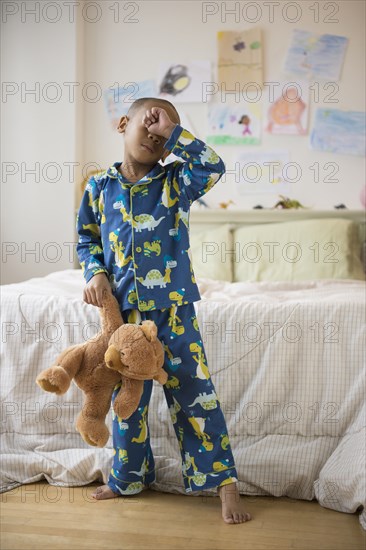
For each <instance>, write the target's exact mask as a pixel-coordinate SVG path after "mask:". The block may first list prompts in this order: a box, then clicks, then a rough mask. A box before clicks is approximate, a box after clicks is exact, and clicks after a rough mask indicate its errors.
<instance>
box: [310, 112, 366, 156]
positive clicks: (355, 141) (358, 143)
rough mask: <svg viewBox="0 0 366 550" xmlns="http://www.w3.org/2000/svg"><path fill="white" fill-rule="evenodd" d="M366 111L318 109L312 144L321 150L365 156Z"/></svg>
mask: <svg viewBox="0 0 366 550" xmlns="http://www.w3.org/2000/svg"><path fill="white" fill-rule="evenodd" d="M365 126H366V113H365V112H357V111H339V110H338V109H317V111H316V114H315V122H314V128H313V130H312V132H311V136H310V145H311V147H312V148H313V149H317V150H319V151H329V152H331V153H340V154H345V155H359V156H365Z"/></svg>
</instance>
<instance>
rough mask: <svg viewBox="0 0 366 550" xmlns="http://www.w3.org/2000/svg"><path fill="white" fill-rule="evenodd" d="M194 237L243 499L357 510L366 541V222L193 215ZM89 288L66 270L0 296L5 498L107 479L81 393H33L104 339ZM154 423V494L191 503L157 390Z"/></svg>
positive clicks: (106, 462) (284, 215) (345, 214)
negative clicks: (91, 342)
mask: <svg viewBox="0 0 366 550" xmlns="http://www.w3.org/2000/svg"><path fill="white" fill-rule="evenodd" d="M190 234H191V244H192V253H193V265H194V270H195V275H196V280H197V283H198V286H199V289H200V293H201V297H202V299H201V301H199V302H195V309H196V313H197V319H198V323H199V326H200V330H201V334H202V339H203V343H204V346H205V350H206V353H207V357H208V364H209V369H210V372H211V376H212V380H213V382H214V384H215V387H216V392H217V394H218V396H219V398H220V402H221V406H222V408H223V411H224V414H225V417H226V421H227V426H228V432H229V437H230V441H231V446H232V449H233V454H234V458H235V462H236V465H237V469H238V475H239V490H240V493H241V494H243V495H247V496H249V495H250V496H251V497H252V498H255V496H257V495H273V496H287V497H289V498H292V499H306V500H312V499H316V500H317V501H318V502H319V503H320V505H321V506H325V507H327V508H331V509H334V510H337V511H340V512H346V513H355V512H357V513H359V520H360V524H361V525H362V527H363V528H364V529H365V530H366V511H365V498H366V481H365V454H366V453H365V441H366V438H365V435H366V434H365V417H366V414H365V413H366V408H365V386H364V382H365V335H366V323H365V296H366V293H365V291H366V282H365V220H364V213H362V212H358V211H342V212H340V211H335V212H329V211H326V212H311V211H301V212H297V211H274V210H272V211H247V212H244V211H224V210H222V211H213V210H211V209H207V210H206V209H200V208H198V207H197V208H196V209H192V211H191V214H190ZM83 286H84V280H83V277H82V274H81V270H80V269H76V268H75V269H68V270H64V271H58V272H54V273H51V274H49V275H47V276H45V277H42V278H32V279H29V280H27V281H24V282H21V283H16V284H8V285H3V286H2V287H1V307H2V315H3V323H2V333H3V334H2V369H1V399H2V423H1V431H2V435H1V437H2V468H1V489H0V490H1V492H6V491H10V490H18V489H17V488H18V487H20V486H21V485H23V484H27V483H33V482H35V481H38V480H41V479H43V478H45V479H46V480H47V481H48V482H49V483H50V484H51V485H56V486H61V487H71V486H82V485H87V484H89V483H91V482H92V481H100V482H104V483H106V481H107V479H108V474H109V470H110V468H111V464H112V460H113V458H112V457H113V448H112V438H111V437H110V439H109V441H108V444H107V445H106V447H104V448H102V449H97V448H94V447H89V446H88V445H87V444H86V443H85V442H84V441H83V440H82V438H81V437H80V435H79V433H78V432H77V431H76V429H75V419H76V415H77V414H78V412H79V410H80V408H81V404H82V395H81V392H80V390H79V389H78V388H77V386H76V385H75V384H73V385H72V387H71V388H70V389H69V391H68V392H67V393H66V394H65V395H63V396H55V395H52V394H50V393H47V394H46V393H45V392H42V390H41V389H40V388H39V387H38V386H37V385H36V383H35V379H36V376H37V374H38V373H39V372H40V371H41V370H43V369H44V368H46V367H47V366H50V365H51V364H52V363H53V361H54V359H55V357H56V356H57V355H58V354H59V353H60V351H61V350H62V349H64V348H66V347H68V346H69V345H71V344H73V343H77V342H81V341H83V340H85V339H87V338H89V337H91V336H93V334H95V333H96V332H97V331H98V328H99V317H98V310H97V309H96V308H95V307H93V306H90V305H88V304H86V303H84V302H83V301H82V289H83ZM107 423H108V424H109V426H111V411H110V412H109V414H108V417H107ZM149 426H150V433H151V446H152V450H153V453H154V457H155V463H156V481H155V483H154V484H153V485H152V486H151V489H153V490H157V491H165V492H172V493H181V494H185V490H184V486H183V481H182V478H181V458H180V453H179V447H178V442H177V440H176V436H175V433H174V429H173V426H172V423H171V419H170V416H169V412H168V409H167V406H166V402H165V398H164V393H163V390H162V387H161V386H160V385H159V384H158V383H156V382H154V385H153V392H152V397H151V406H150V410H149ZM215 494H216V491H215V490H214V489H212V490H206V491H199V492H195V493H193V496H201V495H206V496H214V495H215Z"/></svg>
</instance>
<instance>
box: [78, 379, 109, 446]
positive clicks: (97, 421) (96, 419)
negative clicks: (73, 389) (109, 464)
mask: <svg viewBox="0 0 366 550" xmlns="http://www.w3.org/2000/svg"><path fill="white" fill-rule="evenodd" d="M112 393H113V387H109V388H108V387H106V386H104V387H99V388H96V389H94V391H92V392H85V393H84V396H85V397H84V403H83V408H82V410H81V411H80V413H79V415H78V417H77V419H76V429H77V430H78V431H79V433H80V435H81V437H82V438H83V439H84V441H85V442H86V443H88V445H93V446H94V447H104V446H105V444H106V443H107V441H108V438H109V430H108V428H107V426H106V424H105V417H106V416H107V414H108V411H109V408H110V405H111V399H112Z"/></svg>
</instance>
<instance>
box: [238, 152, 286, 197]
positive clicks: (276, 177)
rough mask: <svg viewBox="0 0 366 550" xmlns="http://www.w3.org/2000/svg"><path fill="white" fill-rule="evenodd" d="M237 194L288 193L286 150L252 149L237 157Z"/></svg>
mask: <svg viewBox="0 0 366 550" xmlns="http://www.w3.org/2000/svg"><path fill="white" fill-rule="evenodd" d="M238 161H239V166H240V169H239V173H240V181H239V182H238V184H237V186H238V193H239V195H253V194H255V195H256V194H275V195H277V194H281V193H282V194H286V193H287V194H288V193H289V188H290V183H289V181H287V180H286V179H285V175H286V170H284V168H285V166H286V164H288V162H289V153H288V151H254V152H251V153H242V154H240V156H239V158H238Z"/></svg>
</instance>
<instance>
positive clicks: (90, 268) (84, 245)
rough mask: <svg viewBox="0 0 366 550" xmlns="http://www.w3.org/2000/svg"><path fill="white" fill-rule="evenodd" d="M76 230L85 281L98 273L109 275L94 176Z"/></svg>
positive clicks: (87, 185)
mask: <svg viewBox="0 0 366 550" xmlns="http://www.w3.org/2000/svg"><path fill="white" fill-rule="evenodd" d="M76 231H77V233H78V235H79V240H78V243H77V245H76V252H77V255H78V258H79V262H80V265H81V267H82V269H83V275H84V278H85V281H86V282H88V281H89V280H90V279H91V278H92V277H93V276H94V275H96V274H97V273H106V274H107V275H108V270H107V268H106V266H105V265H104V254H103V247H102V241H101V238H100V212H99V190H98V186H97V184H96V181H95V179H94V177H93V176H92V177H91V178H90V179H89V181H88V183H87V184H86V187H85V191H84V195H83V197H82V200H81V204H80V209H79V212H78V215H77V219H76Z"/></svg>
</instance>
